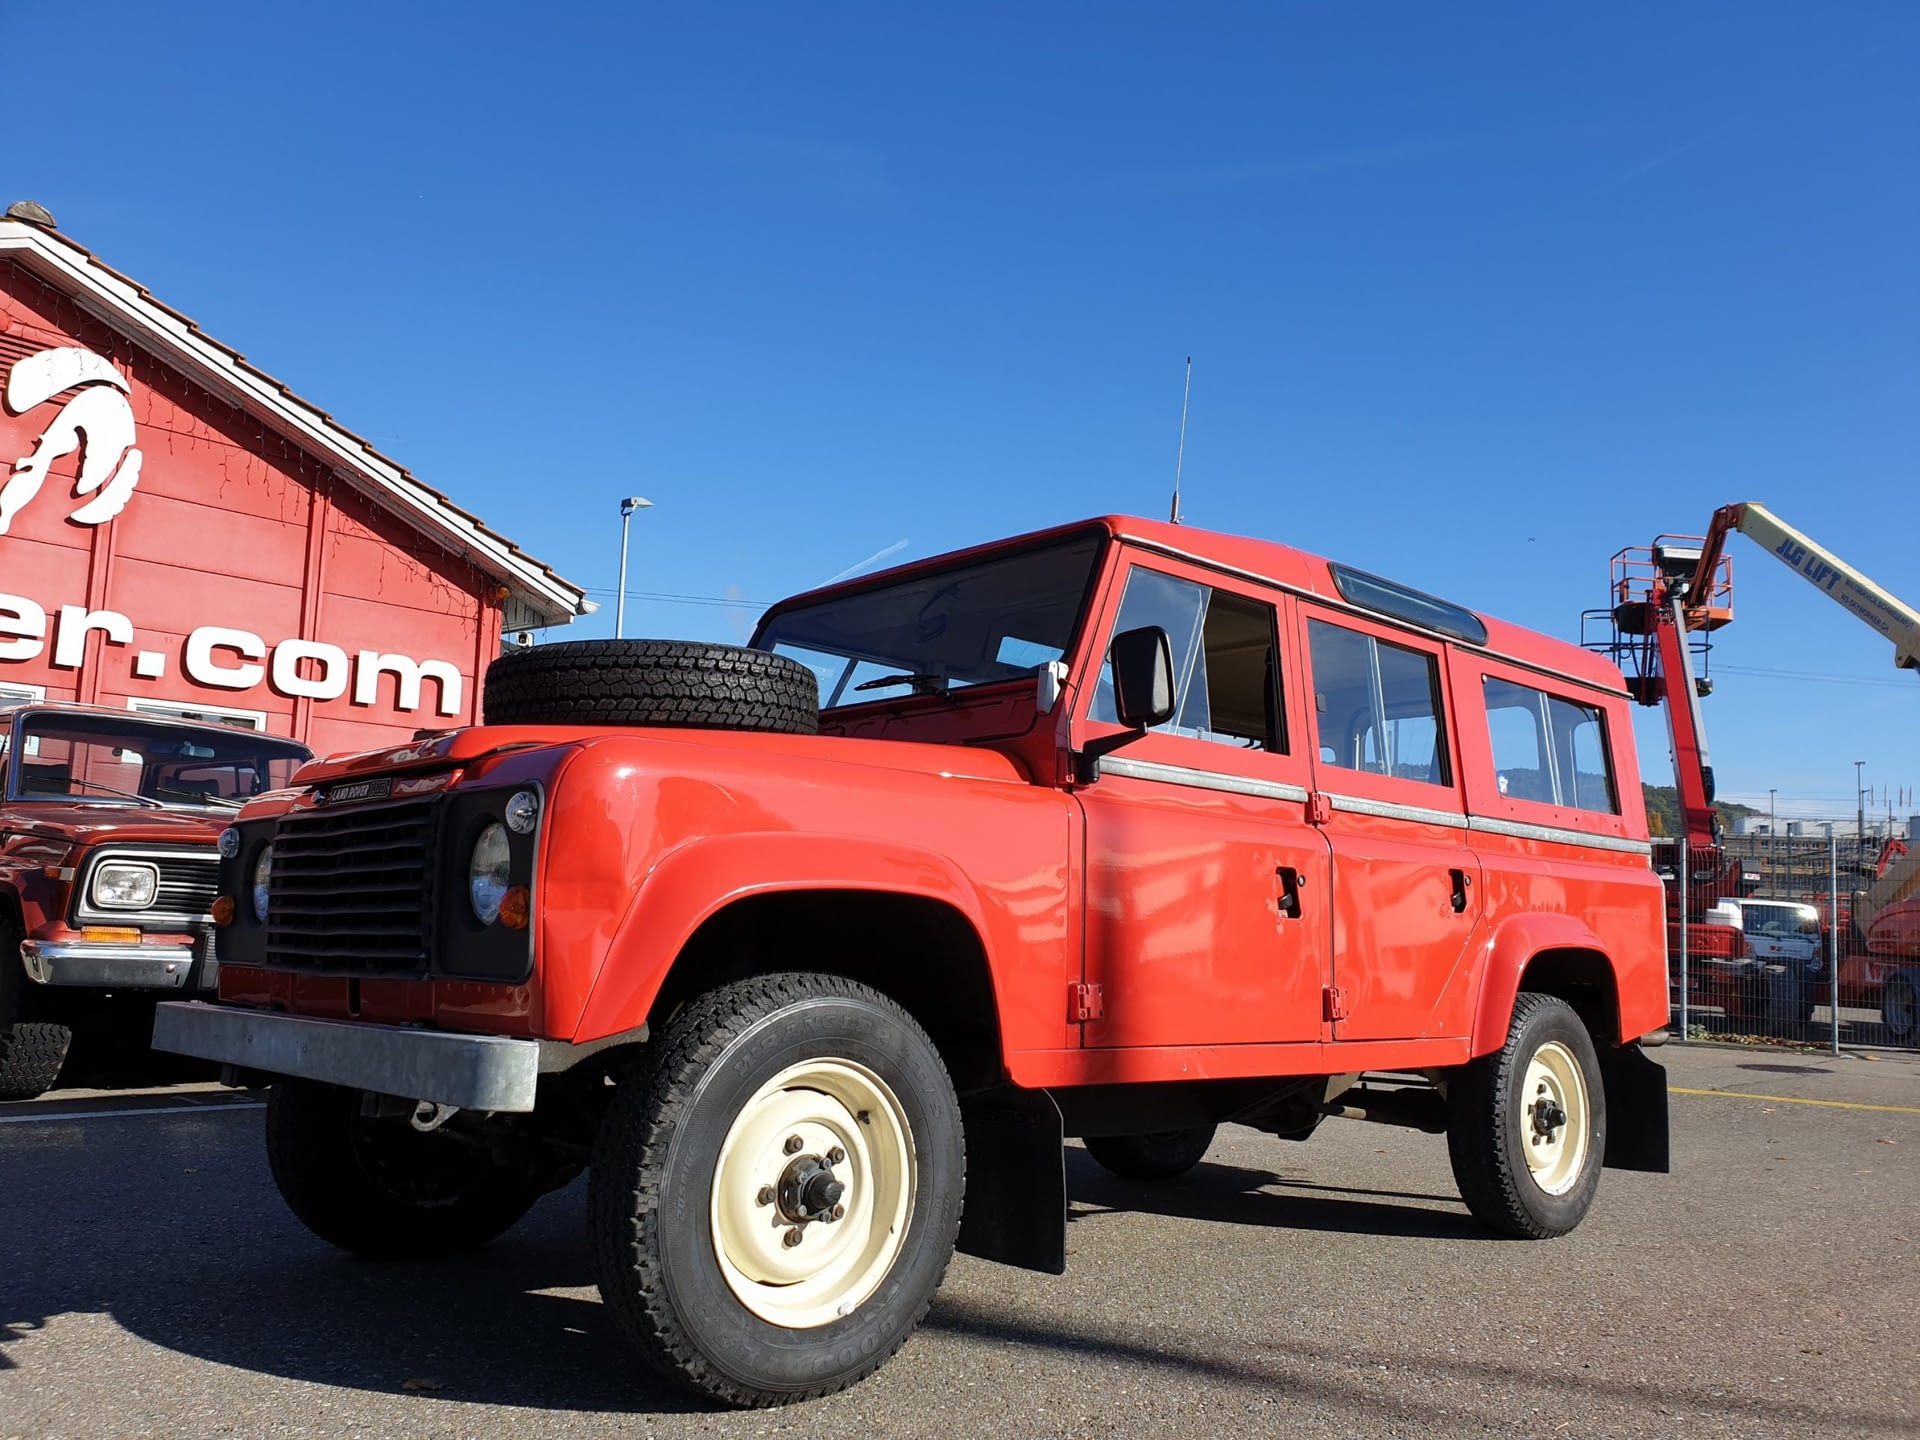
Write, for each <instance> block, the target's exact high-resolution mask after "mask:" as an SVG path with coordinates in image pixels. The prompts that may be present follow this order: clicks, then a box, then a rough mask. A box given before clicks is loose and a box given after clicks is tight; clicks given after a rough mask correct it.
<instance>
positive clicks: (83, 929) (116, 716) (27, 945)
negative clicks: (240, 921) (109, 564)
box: [0, 704, 312, 1100]
mask: <svg viewBox="0 0 1920 1440" xmlns="http://www.w3.org/2000/svg"><path fill="white" fill-rule="evenodd" d="M0 755H3V756H4V763H5V797H4V800H3V801H0V1100H27V1099H31V1098H33V1097H34V1096H35V1095H38V1094H40V1093H41V1092H42V1091H44V1090H46V1089H48V1088H49V1087H51V1086H52V1084H53V1082H54V1078H55V1076H57V1075H58V1074H59V1073H60V1066H61V1062H62V1061H63V1060H65V1058H66V1055H67V1048H68V1046H69V1045H70V1044H71V1043H72V1040H73V1035H74V1032H75V1030H76V1029H79V1030H85V1029H87V1028H89V1027H93V1026H101V1027H113V1029H114V1033H115V1035H116V1036H117V1035H118V1034H120V1033H123V1032H124V1033H125V1034H126V1035H128V1036H129V1037H130V1038H131V1041H132V1043H134V1044H136V1045H138V1046H139V1047H140V1048H141V1049H142V1050H144V1048H145V1043H146V1032H147V1030H148V1028H149V1027H150V1026H151V1023H152V1011H153V1003H154V999H155V997H157V996H160V995H168V994H173V995H192V994H195V993H199V992H205V993H207V994H211V993H213V987H214V978H215V976H216V975H217V974H218V973H219V964H218V958H217V954H216V948H215V945H214V941H213V936H214V928H213V918H212V916H211V915H210V914H209V913H208V911H209V907H210V906H211V904H212V903H213V894H214V882H215V878H216V876H215V870H216V867H217V866H218V864H219V857H218V856H217V855H216V854H215V852H214V844H215V842H216V840H217V839H218V837H219V834H220V832H221V830H222V829H223V828H224V827H225V826H226V823H227V821H228V820H229V819H231V818H232V816H233V813H234V812H235V811H236V810H238V809H239V808H240V805H241V803H242V802H243V801H244V800H246V799H248V798H249V797H251V796H254V795H257V794H259V793H260V792H262V791H264V790H271V789H273V788H274V787H275V786H276V785H284V784H286V783H287V781H288V780H289V779H291V778H292V776H293V772H294V771H295V770H297V769H298V768H299V767H300V765H301V763H302V762H303V761H306V760H309V759H311V758H312V752H311V751H309V750H308V749H307V747H306V746H304V745H300V744H296V743H295V742H294V741H292V740H281V739H277V738H275V737H273V736H269V735H261V734H258V733H256V732H253V731H250V730H236V729H232V728H230V727H227V726H220V725H195V724H187V723H182V722H180V721H177V720H167V719H162V718H160V717H158V716H150V715H141V714H136V713H132V712H129V711H126V710H110V709H106V708H103V707H97V706H89V705H64V704H34V705H20V706H15V707H12V708H10V709H5V710H0Z"/></svg>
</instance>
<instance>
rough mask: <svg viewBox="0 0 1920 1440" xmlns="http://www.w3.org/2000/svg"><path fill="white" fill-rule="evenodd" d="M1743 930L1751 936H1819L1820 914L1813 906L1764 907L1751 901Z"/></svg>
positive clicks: (1747, 906) (1747, 908) (1747, 907)
mask: <svg viewBox="0 0 1920 1440" xmlns="http://www.w3.org/2000/svg"><path fill="white" fill-rule="evenodd" d="M1743 928H1744V929H1745V930H1746V932H1747V933H1748V934H1749V935H1776V936H1780V937H1782V938H1784V937H1787V936H1794V935H1818V934H1819V933H1820V912H1819V911H1818V910H1816V909H1814V908H1813V906H1811V905H1762V904H1759V903H1757V902H1755V901H1752V900H1749V901H1747V902H1746V925H1745V926H1744V927H1743Z"/></svg>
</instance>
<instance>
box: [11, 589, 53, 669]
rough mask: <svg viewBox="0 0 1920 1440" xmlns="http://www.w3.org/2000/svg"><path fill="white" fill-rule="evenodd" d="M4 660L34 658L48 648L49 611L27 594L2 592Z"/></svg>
mask: <svg viewBox="0 0 1920 1440" xmlns="http://www.w3.org/2000/svg"><path fill="white" fill-rule="evenodd" d="M0 635H4V636H6V637H7V639H5V640H0V660H31V659H33V657H34V656H36V655H38V654H39V653H40V652H41V650H42V649H44V648H45V647H46V640H47V612H46V611H45V610H43V609H42V608H41V607H40V606H38V605H36V604H35V603H34V602H33V601H31V600H29V599H27V597H26V596H24V595H0Z"/></svg>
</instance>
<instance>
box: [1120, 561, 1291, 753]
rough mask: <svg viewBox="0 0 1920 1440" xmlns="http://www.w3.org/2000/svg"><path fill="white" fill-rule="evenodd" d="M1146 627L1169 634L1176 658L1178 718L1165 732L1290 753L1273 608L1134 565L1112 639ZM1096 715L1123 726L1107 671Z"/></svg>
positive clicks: (1175, 695)
mask: <svg viewBox="0 0 1920 1440" xmlns="http://www.w3.org/2000/svg"><path fill="white" fill-rule="evenodd" d="M1148 625H1158V626H1159V627H1160V628H1161V629H1162V630H1164V631H1166V632H1167V640H1168V642H1169V646H1170V648H1171V650H1172V652H1173V694H1174V710H1173V719H1172V720H1170V721H1168V722H1167V723H1166V724H1165V725H1162V726H1159V727H1158V729H1159V731H1160V733H1163V734H1173V735H1186V736H1190V737H1192V738H1195V739H1199V740H1211V741H1215V742H1217V743H1220V744H1224V745H1239V746H1243V747H1246V748H1249V749H1263V750H1276V751H1280V752H1282V753H1284V752H1285V750H1286V737H1285V736H1284V735H1283V734H1282V733H1281V729H1280V722H1279V715H1280V710H1279V684H1278V673H1279V672H1278V670H1277V668H1276V660H1277V658H1278V656H1277V651H1276V649H1275V645H1274V612H1273V607H1272V606H1271V605H1262V604H1261V603H1260V602H1259V601H1257V600H1249V599H1247V598H1246V597H1245V596H1243V595H1235V594H1233V593H1232V592H1231V591H1225V590H1215V589H1214V588H1212V587H1211V586H1208V585H1200V584H1196V583H1195V582H1194V581H1191V580H1182V579H1179V578H1177V577H1175V576H1172V575H1163V574H1161V573H1160V572H1158V571H1156V570H1145V569H1142V568H1140V567H1138V566H1136V567H1134V569H1133V570H1132V571H1131V572H1130V573H1129V574H1128V576H1127V589H1126V594H1125V595H1124V596H1122V597H1121V601H1120V615H1119V618H1118V619H1117V620H1116V621H1115V622H1114V633H1115V634H1116V635H1117V634H1120V633H1121V632H1123V631H1126V630H1135V629H1139V628H1141V627H1143V626H1148ZM1092 717H1093V718H1094V719H1095V720H1104V721H1107V722H1108V723H1110V724H1111V723H1117V720H1118V717H1117V716H1116V715H1115V713H1114V708H1113V677H1112V673H1111V671H1110V670H1109V668H1108V667H1107V666H1105V665H1103V666H1102V667H1101V670H1100V683H1099V688H1098V689H1097V691H1096V692H1095V694H1094V699H1093V710H1092Z"/></svg>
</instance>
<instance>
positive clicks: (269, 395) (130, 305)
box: [0, 219, 595, 624]
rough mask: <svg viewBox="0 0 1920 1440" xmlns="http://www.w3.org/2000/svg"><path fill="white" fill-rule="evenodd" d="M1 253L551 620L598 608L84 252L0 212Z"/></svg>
mask: <svg viewBox="0 0 1920 1440" xmlns="http://www.w3.org/2000/svg"><path fill="white" fill-rule="evenodd" d="M0 258H11V259H15V260H18V261H19V262H20V263H22V264H23V265H24V266H25V267H26V268H27V269H29V270H31V271H33V272H34V273H35V274H37V275H38V276H40V278H41V279H43V280H45V281H47V282H48V283H49V284H51V285H53V286H54V287H55V288H56V289H58V290H60V291H61V292H62V293H64V294H67V295H69V296H71V297H72V298H73V299H74V300H75V302H76V303H78V304H79V305H80V306H81V308H82V309H84V310H87V311H88V312H90V313H91V314H93V315H94V316H95V317H96V318H97V319H99V320H100V321H102V322H103V323H105V324H106V325H108V326H110V327H112V328H113V329H114V330H116V331H119V332H121V333H123V334H126V335H127V336H129V337H130V338H132V339H134V340H136V341H138V342H140V343H141V344H143V345H145V346H147V347H148V348H149V349H150V350H152V351H153V352H154V353H155V354H156V355H157V356H159V357H160V358H161V359H163V360H165V361H167V362H168V363H169V364H172V365H174V366H176V367H177V368H179V369H181V370H183V371H185V372H186V373H187V374H189V375H190V376H192V377H193V378H195V379H197V380H199V381H201V382H202V383H205V384H207V385H209V386H210V388H213V389H215V390H217V391H219V392H222V393H226V394H230V395H232V396H234V397H235V398H236V399H237V400H238V402H239V405H240V408H241V409H243V410H245V411H246V412H247V413H248V414H250V415H252V416H253V417H254V418H255V419H257V420H260V421H263V422H264V423H266V424H268V425H270V426H272V427H273V428H274V429H276V430H278V431H280V432H282V433H284V434H286V435H287V436H288V438H290V439H292V440H295V441H297V442H298V443H299V444H301V445H302V446H304V447H306V448H307V449H308V450H309V451H311V452H312V453H313V454H315V455H317V456H321V457H324V458H325V459H327V460H330V461H331V462H332V463H333V464H334V465H336V466H337V467H338V469H339V471H340V473H341V474H342V475H344V476H345V477H346V478H347V479H348V480H349V481H350V482H352V483H354V484H355V485H356V487H357V488H359V489H360V490H362V491H363V492H365V493H366V494H367V495H369V496H370V497H371V498H373V499H374V500H376V501H378V502H380V503H381V504H383V505H385V506H386V507H387V508H388V509H389V510H392V511H393V512H394V513H395V514H397V515H398V516H400V517H401V518H402V519H404V520H406V521H407V522H408V523H410V524H411V525H413V526H414V528H415V529H417V530H420V531H422V532H424V533H426V534H428V535H430V536H432V537H433V538H434V539H436V540H438V541H439V542H440V543H441V544H443V545H445V546H446V547H447V549H448V550H449V551H451V552H452V553H453V554H455V555H459V556H462V557H463V558H468V559H471V560H473V561H474V562H475V563H476V564H478V565H479V566H480V567H481V568H482V569H483V570H485V571H487V572H488V573H489V574H492V575H494V576H497V577H498V578H499V579H500V580H501V581H502V582H503V583H505V584H506V585H507V586H508V587H509V589H510V590H513V591H516V592H518V598H519V599H521V600H522V601H523V602H525V603H526V604H527V605H529V606H531V607H532V608H533V609H534V610H535V611H537V612H540V613H541V614H542V616H543V617H550V618H548V619H547V623H549V624H564V623H565V622H566V621H568V620H571V619H572V618H573V617H575V616H577V615H585V614H588V613H589V612H591V611H592V610H593V609H594V608H595V607H594V605H593V604H592V602H590V601H589V600H588V599H587V598H586V592H585V591H583V590H582V589H581V588H580V587H579V586H577V585H574V584H572V583H571V582H569V581H566V580H562V579H561V578H560V577H559V576H557V575H555V574H553V573H551V572H550V571H548V570H546V569H545V568H544V567H542V566H541V565H540V564H539V563H538V562H537V561H534V560H533V559H532V558H531V557H529V556H527V555H525V554H522V553H519V552H517V551H515V550H514V548H513V547H512V546H511V545H509V544H508V542H507V541H506V540H504V539H503V538H501V537H500V536H498V535H495V534H493V533H492V532H491V531H489V530H487V529H486V528H485V527H484V526H483V525H481V524H480V523H479V522H477V521H475V520H473V519H471V518H470V517H468V516H466V515H462V514H461V513H460V512H459V511H458V510H456V509H455V508H454V507H453V506H452V505H450V504H449V503H448V502H447V501H445V500H443V499H441V498H440V497H439V496H437V495H435V494H433V493H432V492H431V491H429V490H428V489H427V488H426V487H425V486H423V485H422V484H421V483H420V482H419V481H417V480H415V479H414V478H413V477H412V476H410V475H408V474H407V473H406V472H405V471H403V470H401V469H400V467H399V466H397V465H395V464H393V463H392V462H391V461H389V460H386V459H385V458H383V457H382V456H380V455H377V454H374V453H372V452H370V451H368V450H367V449H365V448H364V442H362V441H361V440H359V439H358V438H357V437H355V436H352V435H350V434H349V433H348V432H347V431H345V430H343V429H341V428H340V427H339V426H337V425H335V424H333V423H332V422H331V421H329V420H327V419H326V418H325V417H323V416H322V415H320V414H319V413H318V412H317V411H315V410H313V409H312V408H311V407H309V406H308V405H307V404H306V403H305V402H304V401H296V400H294V399H293V398H292V397H291V396H289V395H284V394H282V393H281V392H280V390H279V388H278V387H277V386H276V385H274V384H273V383H271V382H269V381H268V380H267V379H265V378H264V377H263V376H261V375H259V374H257V373H255V372H254V371H252V370H250V369H249V368H248V367H247V366H246V365H244V364H243V363H241V362H240V361H239V360H238V359H237V358H236V357H235V356H233V355H231V354H229V353H228V352H226V351H225V350H223V349H221V348H220V347H219V346H218V345H215V344H213V343H212V342H211V341H209V340H208V339H207V338H206V337H205V336H203V335H200V334H198V333H197V332H196V331H195V330H194V329H193V327H192V326H191V325H189V324H188V323H187V322H185V321H184V320H182V319H180V318H179V317H178V316H176V315H172V314H169V313H168V312H167V311H166V310H164V309H162V308H161V307H160V306H158V305H157V304H155V303H154V302H153V301H152V300H151V299H149V298H148V297H147V296H145V295H143V294H142V293H141V291H140V289H139V287H137V286H135V285H133V284H132V283H130V282H129V281H127V280H125V279H124V278H122V277H121V276H118V275H115V274H113V273H112V272H111V271H109V270H107V269H106V268H105V267H104V266H102V265H100V264H98V263H95V262H93V260H92V257H91V256H90V255H89V254H88V252H86V251H85V250H82V249H80V248H79V247H77V246H75V245H74V244H73V243H72V242H70V241H63V240H58V239H55V238H53V237H51V236H49V235H48V234H47V232H46V231H44V230H42V229H41V228H39V227H38V226H35V225H29V224H26V223H24V222H21V221H17V220H4V219H0Z"/></svg>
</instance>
